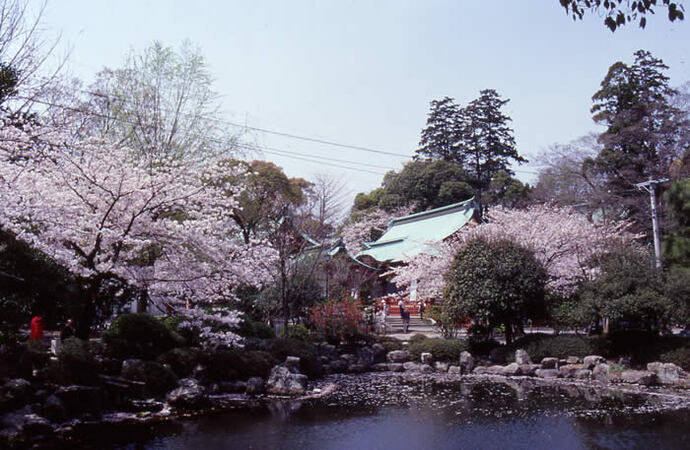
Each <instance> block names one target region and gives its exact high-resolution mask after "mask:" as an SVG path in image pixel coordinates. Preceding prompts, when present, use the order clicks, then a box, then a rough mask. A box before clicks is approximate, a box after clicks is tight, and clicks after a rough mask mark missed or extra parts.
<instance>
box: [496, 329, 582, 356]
mask: <svg viewBox="0 0 690 450" xmlns="http://www.w3.org/2000/svg"><path fill="white" fill-rule="evenodd" d="M519 348H521V349H523V350H525V351H527V353H528V354H529V356H530V358H532V361H534V362H537V361H541V360H542V359H543V358H546V357H554V358H567V357H568V356H580V357H583V356H587V355H592V354H594V353H596V352H595V351H594V348H593V346H592V343H591V341H590V339H589V338H587V337H586V336H576V335H557V336H554V335H545V334H530V335H528V336H525V337H522V338H520V339H518V340H517V341H515V342H514V343H513V344H512V345H511V346H510V347H509V350H511V351H515V350H517V349H519Z"/></svg>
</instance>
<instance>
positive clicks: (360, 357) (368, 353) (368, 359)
mask: <svg viewBox="0 0 690 450" xmlns="http://www.w3.org/2000/svg"><path fill="white" fill-rule="evenodd" d="M356 353H357V364H359V365H361V366H364V367H369V366H371V365H372V364H374V350H372V348H371V347H360V348H358V349H357V352H356Z"/></svg>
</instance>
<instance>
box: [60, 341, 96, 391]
mask: <svg viewBox="0 0 690 450" xmlns="http://www.w3.org/2000/svg"><path fill="white" fill-rule="evenodd" d="M89 347H90V346H89V343H88V342H87V341H83V340H81V339H78V338H76V337H71V338H69V339H65V340H64V341H63V342H62V344H61V345H60V350H58V353H57V358H58V361H59V363H60V364H59V365H58V366H56V367H54V368H53V370H56V371H57V370H62V371H64V372H65V377H66V379H67V380H69V382H70V383H72V384H93V383H95V382H96V381H97V380H98V372H99V364H98V362H97V361H96V358H95V357H94V355H93V353H92V352H91V350H90V348H89Z"/></svg>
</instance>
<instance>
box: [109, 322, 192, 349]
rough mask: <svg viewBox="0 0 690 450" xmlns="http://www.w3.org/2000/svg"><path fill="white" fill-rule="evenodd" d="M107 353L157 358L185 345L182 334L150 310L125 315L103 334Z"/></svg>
mask: <svg viewBox="0 0 690 450" xmlns="http://www.w3.org/2000/svg"><path fill="white" fill-rule="evenodd" d="M103 341H104V342H105V344H106V348H107V353H109V354H110V355H112V356H115V357H118V358H142V359H154V358H155V357H156V356H158V355H160V354H161V353H163V352H165V351H167V350H170V349H171V348H174V347H180V346H183V345H185V341H184V339H183V338H182V336H180V335H179V334H177V333H175V332H174V331H172V330H170V329H169V328H168V327H166V326H165V324H164V323H163V322H162V321H161V320H159V319H157V318H156V317H154V316H152V315H150V314H147V313H133V314H122V315H121V316H119V317H117V318H116V319H115V320H113V322H112V323H111V324H110V327H109V328H108V329H107V330H106V331H105V333H103Z"/></svg>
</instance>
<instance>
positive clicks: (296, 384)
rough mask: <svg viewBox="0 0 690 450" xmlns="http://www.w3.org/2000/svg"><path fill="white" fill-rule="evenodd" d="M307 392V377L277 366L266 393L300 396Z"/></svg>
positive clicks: (269, 379)
mask: <svg viewBox="0 0 690 450" xmlns="http://www.w3.org/2000/svg"><path fill="white" fill-rule="evenodd" d="M306 390H307V376H306V375H302V374H301V373H292V372H290V370H289V369H288V368H287V367H285V366H275V367H273V369H271V374H270V375H269V377H268V381H267V382H266V392H268V393H269V394H277V395H299V394H304V392H305V391H306Z"/></svg>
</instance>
